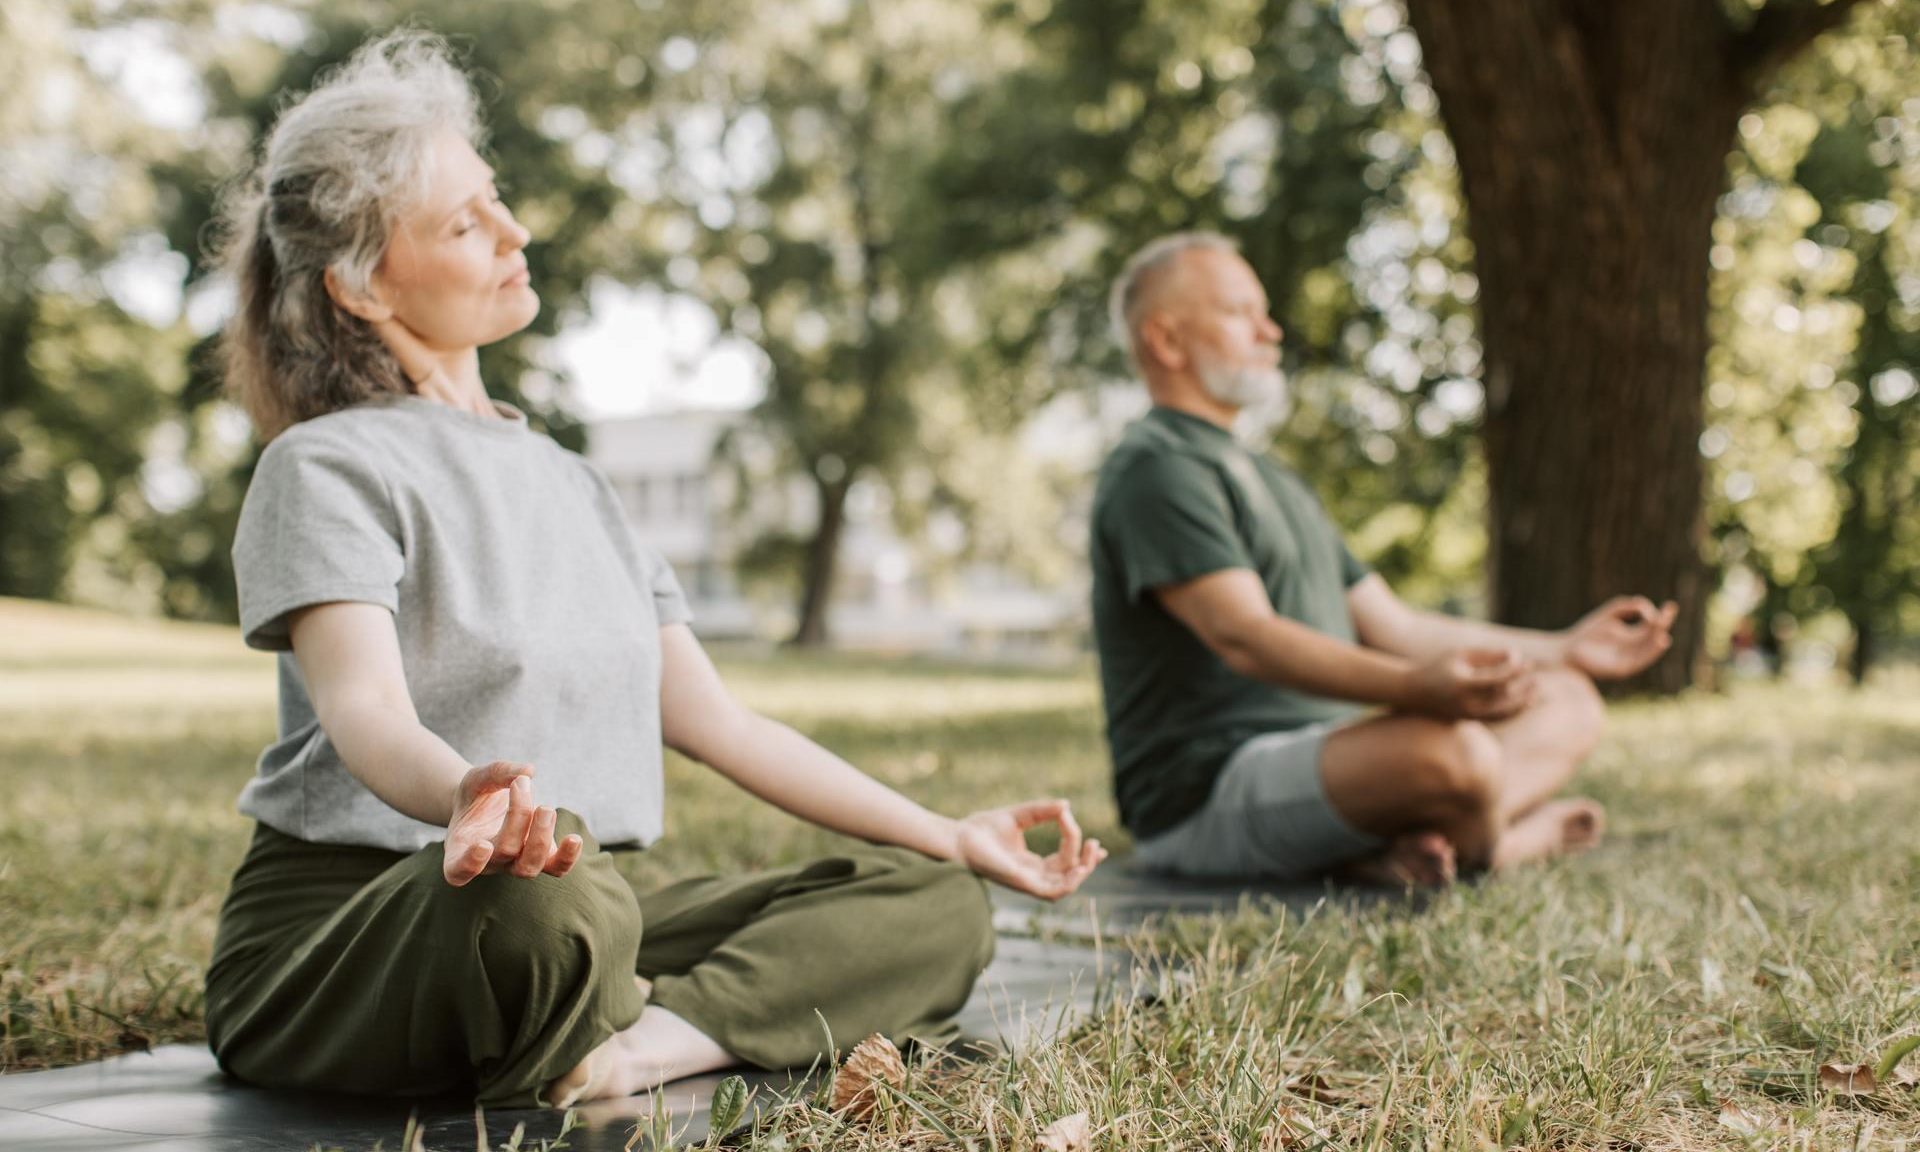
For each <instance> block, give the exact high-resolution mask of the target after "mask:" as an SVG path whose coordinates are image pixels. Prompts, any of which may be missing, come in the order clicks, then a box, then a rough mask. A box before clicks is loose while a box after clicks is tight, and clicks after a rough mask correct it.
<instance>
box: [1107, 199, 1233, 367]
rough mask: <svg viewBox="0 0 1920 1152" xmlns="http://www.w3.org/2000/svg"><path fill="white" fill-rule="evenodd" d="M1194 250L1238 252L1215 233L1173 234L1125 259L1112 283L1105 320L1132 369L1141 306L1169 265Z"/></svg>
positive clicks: (1137, 354) (1135, 362) (1137, 353)
mask: <svg viewBox="0 0 1920 1152" xmlns="http://www.w3.org/2000/svg"><path fill="white" fill-rule="evenodd" d="M1197 248H1211V249H1215V250H1219V251H1226V252H1238V251H1240V245H1238V244H1236V243H1235V242H1234V241H1233V240H1231V239H1229V238H1228V237H1226V236H1222V235H1221V234H1220V233H1218V232H1175V233H1172V234H1171V235H1167V236H1162V237H1160V238H1159V239H1158V240H1154V241H1151V242H1150V243H1148V244H1147V246H1146V247H1144V248H1142V249H1140V251H1138V252H1135V253H1134V254H1133V255H1132V256H1131V257H1129V258H1128V260H1127V263H1126V266H1125V267H1123V268H1122V269H1120V278H1119V279H1117V280H1115V281H1114V282H1113V292H1112V294H1111V295H1110V296H1108V298H1107V319H1108V321H1109V322H1110V323H1111V324H1112V325H1113V338H1114V340H1116V341H1117V342H1118V343H1119V345H1120V347H1121V348H1123V349H1125V350H1126V353H1127V358H1128V359H1129V360H1131V361H1132V362H1133V365H1134V367H1135V368H1138V367H1139V366H1140V350H1139V349H1138V348H1137V347H1135V346H1134V328H1135V326H1136V325H1137V324H1138V323H1139V322H1140V312H1141V310H1142V307H1143V306H1144V305H1145V304H1146V303H1147V301H1148V300H1150V299H1151V298H1152V296H1153V293H1152V291H1151V289H1152V287H1153V283H1154V281H1156V280H1158V279H1159V278H1160V276H1161V274H1162V273H1164V272H1166V271H1167V270H1168V269H1170V268H1171V267H1172V266H1173V262H1174V261H1175V260H1177V259H1178V258H1179V257H1180V254H1181V253H1182V252H1191V251H1193V250H1195V249H1197Z"/></svg>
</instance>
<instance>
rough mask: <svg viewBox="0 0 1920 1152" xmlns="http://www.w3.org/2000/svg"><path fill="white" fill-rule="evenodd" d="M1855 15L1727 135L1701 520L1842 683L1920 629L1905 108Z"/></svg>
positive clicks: (1905, 79) (1902, 70)
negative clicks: (1811, 628)
mask: <svg viewBox="0 0 1920 1152" xmlns="http://www.w3.org/2000/svg"><path fill="white" fill-rule="evenodd" d="M1916 34H1920V21H1917V20H1916V15H1915V13H1914V12H1913V11H1912V10H1911V9H1879V8H1870V9H1869V10H1868V11H1867V12H1865V13H1864V14H1863V15H1862V16H1861V17H1860V18H1859V19H1858V20H1857V21H1856V23H1855V24H1854V25H1853V26H1851V27H1850V28H1849V30H1848V31H1847V33H1846V34H1845V35H1842V36H1836V37H1833V38H1830V40H1829V41H1828V42H1827V44H1826V46H1825V50H1824V51H1823V52H1820V53H1818V54H1816V55H1814V56H1812V57H1811V58H1809V59H1808V60H1807V61H1806V62H1805V63H1804V64H1803V65H1802V66H1800V67H1798V68H1795V69H1793V70H1791V71H1790V72H1789V73H1788V74H1787V75H1785V76H1784V77H1783V78H1782V80H1781V82H1780V84H1779V86H1778V89H1777V91H1776V92H1775V93H1774V94H1773V96H1772V98H1771V99H1770V101H1769V102H1767V103H1766V104H1765V105H1763V106H1761V107H1759V108H1756V109H1755V110H1754V111H1753V112H1752V113H1751V114H1749V115H1748V116H1747V117H1746V118H1745V119H1744V120H1743V121H1742V124H1741V144H1742V147H1741V149H1740V151H1739V152H1737V153H1736V154H1735V155H1734V157H1733V160H1732V168H1733V181H1732V187H1731V190H1730V192H1729V194H1728V196H1727V198H1726V210H1725V212H1724V213H1723V216H1722V219H1721V220H1720V221H1719V222H1718V224H1717V225H1716V227H1715V239H1716V242H1717V245H1718V246H1717V247H1716V250H1715V266H1716V267H1717V268H1719V269H1720V270H1721V271H1720V272H1719V274H1718V276H1717V278H1716V283H1715V288H1714V291H1715V294H1716V303H1717V313H1716V348H1715V351H1714V355H1713V359H1712V361H1711V363H1710V366H1709V387H1708V404H1709V412H1710V413H1711V414H1712V418H1711V421H1710V425H1709V428H1708V430H1707V432H1706V435H1705V436H1704V437H1703V443H1702V450H1703V451H1704V452H1706V454H1707V455H1708V456H1709V457H1710V458H1711V459H1712V460H1713V462H1714V465H1715V469H1714V488H1713V493H1712V498H1711V500H1710V503H1709V509H1710V514H1711V515H1712V517H1713V520H1714V523H1715V536H1716V543H1717V553H1718V558H1719V560H1720V562H1721V563H1722V564H1723V565H1725V566H1727V567H1728V568H1729V569H1731V570H1733V571H1735V572H1752V573H1753V574H1754V577H1755V581H1756V583H1757V584H1758V586H1759V590H1758V592H1757V594H1756V596H1755V598H1754V600H1755V604H1756V607H1755V609H1754V611H1755V614H1756V615H1759V616H1761V617H1762V618H1763V619H1762V624H1763V626H1764V627H1768V628H1771V627H1772V626H1773V625H1774V624H1775V618H1776V617H1779V618H1792V617H1799V618H1802V619H1812V618H1816V617H1818V616H1819V615H1820V614H1822V613H1824V612H1828V611H1833V612H1837V613H1838V614H1840V615H1841V616H1842V617H1844V619H1845V620H1846V623H1847V625H1848V627H1849V629H1850V631H1851V632H1852V635H1853V638H1854V641H1853V663H1854V666H1855V672H1856V674H1859V673H1860V672H1862V671H1864V669H1865V667H1866V666H1867V664H1868V663H1870V662H1871V659H1872V657H1873V655H1874V654H1875V652H1876V650H1877V649H1878V648H1879V647H1880V646H1881V645H1882V644H1885V643H1887V642H1890V641H1894V640H1897V638H1898V637H1899V636H1900V635H1901V634H1902V632H1904V631H1907V630H1909V629H1911V628H1912V626H1913V622H1914V620H1915V619H1916V618H1920V581H1917V580H1916V577H1915V575H1914V574H1915V572H1916V571H1920V527H1917V526H1920V480H1916V477H1917V476H1920V455H1917V454H1916V453H1920V399H1917V398H1916V395H1915V393H1916V392H1920V388H1917V387H1916V386H1915V383H1914V379H1915V374H1916V373H1920V221H1917V218H1916V207H1920V115H1917V113H1920V108H1917V107H1916V106H1915V104H1914V102H1913V100H1912V97H1911V95H1910V93H1911V88H1912V85H1911V73H1912V69H1913V67H1914V65H1915V63H1916V61H1915V57H1914V53H1913V48H1912V45H1913V43H1914V37H1915V36H1916Z"/></svg>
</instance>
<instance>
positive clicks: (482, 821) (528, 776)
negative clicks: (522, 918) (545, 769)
mask: <svg viewBox="0 0 1920 1152" xmlns="http://www.w3.org/2000/svg"><path fill="white" fill-rule="evenodd" d="M555 818H556V814H555V812H554V810H553V809H551V808H548V807H545V806H544V805H536V804H535V803H534V802H533V765H531V764H513V763H509V762H508V761H505V760H496V761H494V762H493V763H491V764H487V765H484V766H482V767H479V768H475V769H473V770H472V771H470V772H468V773H467V774H466V775H465V776H463V777H461V779H460V787H459V789H458V790H457V791H456V792H455V794H454V806H453V819H452V820H449V821H448V822H447V843H446V860H445V862H444V864H443V865H442V869H441V870H442V872H443V874H444V875H445V876H446V878H447V883H449V884H451V885H453V886H454V887H455V888H459V887H461V886H463V885H465V884H466V883H467V882H468V881H470V880H472V879H473V878H474V877H476V876H484V875H487V874H488V873H492V872H507V871H511V872H512V873H513V874H514V875H515V876H523V877H524V876H538V875H540V874H541V873H543V872H544V873H546V874H547V875H548V876H565V875H566V874H567V873H568V872H569V871H571V870H572V868H573V865H574V863H575V862H576V861H578V860H579V859H580V850H581V847H582V842H581V840H580V837H578V836H568V837H567V838H566V839H564V840H562V841H560V842H559V843H558V844H555V843H554V840H553V824H554V820H555Z"/></svg>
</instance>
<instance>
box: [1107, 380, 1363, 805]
mask: <svg viewBox="0 0 1920 1152" xmlns="http://www.w3.org/2000/svg"><path fill="white" fill-rule="evenodd" d="M1091 556H1092V562H1093V635H1094V643H1095V646H1096V647H1097V648H1098V649H1099V653H1100V682H1101V688H1102V689H1103V691H1104V693H1105V697H1106V706H1107V741H1108V744H1109V745H1110V746H1111V748H1112V751H1113V777H1114V794H1115V796H1116V798H1117V799H1118V800H1119V803H1120V819H1121V821H1122V823H1124V824H1125V825H1126V826H1127V828H1128V829H1129V830H1130V831H1132V833H1133V834H1134V835H1135V836H1136V837H1139V838H1142V839H1144V838H1146V837H1149V836H1153V835H1155V834H1157V833H1160V832H1164V831H1166V830H1168V829H1170V828H1172V827H1174V826H1175V825H1177V824H1179V823H1180V822H1181V821H1182V820H1185V819H1186V818H1187V817H1188V816H1190V815H1192V814H1193V813H1194V812H1196V811H1198V810H1199V808H1200V806H1201V805H1202V804H1204V803H1205V802H1206V799H1207V794H1208V792H1210V791H1211V790H1212V788H1213V782H1214V779H1215V777H1217V776H1218V775H1219V774H1220V770H1221V768H1222V767H1223V766H1224V765H1225V764H1226V761H1227V758H1228V757H1229V756H1231V755H1232V754H1233V751H1234V749H1236V748H1238V747H1239V746H1240V745H1241V744H1243V743H1245V742H1246V741H1247V740H1249V739H1251V738H1253V737H1255V736H1258V735H1260V734H1262V733H1265V732H1278V731H1286V730H1290V729H1294V728H1300V727H1303V726H1305V725H1308V724H1313V723H1317V722H1319V721H1323V720H1332V719H1337V718H1339V717H1341V716H1345V715H1347V714H1349V713H1350V712H1352V711H1353V709H1352V707H1351V706H1349V705H1347V704H1343V703H1341V702H1339V701H1337V700H1329V699H1326V698H1324V697H1319V696H1311V695H1307V694H1306V693H1302V692H1295V691H1292V690H1290V689H1286V688H1280V687H1276V686H1274V685H1271V684H1265V683H1262V682H1260V681H1258V680H1253V679H1249V678H1248V677H1245V676H1242V675H1240V674H1239V673H1236V672H1234V671H1233V670H1232V669H1230V668H1228V667H1227V666H1226V664H1225V662H1223V661H1222V660H1221V659H1220V657H1218V656H1216V655H1214V653H1213V651H1212V650H1211V649H1209V648H1208V647H1207V646H1206V645H1205V644H1203V643H1202V642H1201V641H1200V638H1199V637H1198V636H1196V635H1194V633H1193V632H1192V631H1191V630H1190V629H1188V628H1187V626H1186V625H1184V624H1182V623H1181V622H1180V621H1179V620H1177V619H1176V618H1174V616H1173V615H1172V614H1171V613H1169V612H1168V611H1167V610H1166V608H1165V607H1163V606H1162V605H1161V603H1160V600H1159V597H1157V596H1154V595H1153V594H1152V591H1153V589H1155V588H1159V587H1162V586H1164V585H1168V584H1179V583H1183V582H1185V581H1188V580H1193V579H1196V578H1198V577H1201V576H1205V575H1207V574H1208V573H1210V572H1219V571H1223V570H1225V569H1229V568H1247V569H1251V570H1252V571H1253V572H1254V573H1255V574H1257V575H1258V576H1259V577H1260V581H1261V583H1263V584H1265V585H1266V588H1267V598H1268V599H1269V600H1271V601H1272V602H1273V607H1274V610H1275V611H1276V612H1278V613H1279V614H1280V615H1282V616H1287V617H1290V618H1292V619H1294V620H1297V621H1299V622H1300V623H1302V624H1305V625H1307V626H1308V627H1310V628H1314V629H1316V630H1318V631H1321V632H1325V633H1327V634H1328V635H1330V636H1335V637H1338V638H1339V639H1342V640H1346V641H1349V642H1351V641H1352V640H1353V638H1354V635H1353V618H1352V616H1351V615H1350V614H1349V613H1348V611H1347V600H1346V592H1347V589H1348V588H1351V587H1352V586H1353V585H1354V584H1356V583H1358V582H1359V580H1360V579H1361V577H1363V576H1365V575H1366V574H1367V571H1368V569H1367V567H1366V566H1365V565H1364V564H1362V563H1360V561H1358V560H1356V559H1354V557H1353V554H1352V553H1351V552H1349V551H1347V546H1346V544H1345V543H1344V542H1342V540H1341V539H1340V533H1339V532H1338V531H1337V530H1336V529H1335V528H1334V526H1333V523H1332V521H1330V520H1329V519H1328V518H1327V514H1326V511H1325V510H1324V509H1322V508H1321V506H1320V501H1319V500H1318V499H1316V498H1315V497H1314V495H1313V493H1312V492H1311V491H1310V490H1308V488H1307V486H1306V484H1305V483H1304V482H1302V481H1301V479H1300V477H1299V476H1297V475H1295V474H1294V473H1293V472H1292V471H1290V470H1288V469H1286V468H1284V467H1281V466H1280V465H1278V464H1276V463H1274V462H1273V461H1271V460H1268V459H1265V458H1264V457H1261V456H1257V455H1255V454H1253V453H1251V452H1248V451H1247V450H1246V449H1244V448H1242V447H1240V446H1239V444H1238V443H1236V442H1235V441H1234V439H1233V436H1232V434H1231V433H1230V432H1228V431H1227V430H1226V429H1224V428H1221V427H1219V426H1218V425H1215V424H1213V423H1210V422H1209V421H1206V420H1203V419H1200V418H1199V417H1197V416H1189V415H1187V414H1186V413H1183V412H1176V411H1174V410H1172V409H1170V408H1155V409H1153V410H1152V411H1150V412H1148V413H1147V414H1146V415H1145V416H1143V417H1141V418H1140V419H1139V420H1136V421H1135V422H1134V423H1133V424H1131V425H1129V426H1128V428H1127V430H1126V433H1125V435H1123V436H1122V437H1121V440H1120V444H1119V446H1118V447H1116V448H1115V449H1114V450H1113V453H1112V454H1111V455H1110V456H1108V457H1107V461H1106V463H1105V464H1104V465H1103V466H1102V467H1101V469H1100V481H1099V485H1098V487H1097V488H1096V489H1095V492H1094V497H1093V541H1092V548H1091Z"/></svg>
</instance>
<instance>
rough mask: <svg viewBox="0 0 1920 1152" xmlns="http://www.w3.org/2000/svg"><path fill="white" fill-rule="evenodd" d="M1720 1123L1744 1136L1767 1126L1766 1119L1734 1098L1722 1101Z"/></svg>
mask: <svg viewBox="0 0 1920 1152" xmlns="http://www.w3.org/2000/svg"><path fill="white" fill-rule="evenodd" d="M1720 1123H1721V1124H1723V1125H1725V1126H1726V1127H1728V1128H1731V1129H1733V1130H1734V1131H1735V1132H1738V1133H1740V1134H1741V1135H1743V1136H1751V1135H1753V1134H1754V1133H1756V1132H1758V1131H1760V1130H1761V1129H1763V1128H1765V1127H1766V1126H1767V1123H1766V1121H1764V1120H1762V1119H1760V1117H1758V1116H1755V1115H1754V1114H1753V1113H1751V1112H1749V1111H1747V1110H1746V1109H1745V1108H1742V1107H1740V1105H1739V1104H1737V1103H1735V1102H1734V1101H1732V1100H1722V1101H1720Z"/></svg>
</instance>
